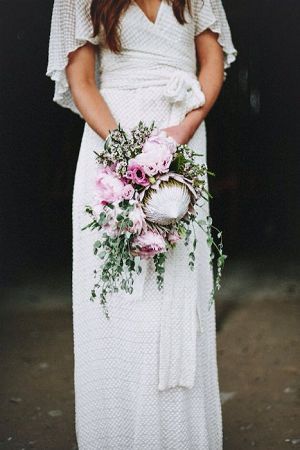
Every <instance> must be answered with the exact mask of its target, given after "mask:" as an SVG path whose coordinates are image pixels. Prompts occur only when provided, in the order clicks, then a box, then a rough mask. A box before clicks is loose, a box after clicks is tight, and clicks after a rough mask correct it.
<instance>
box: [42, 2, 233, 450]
mask: <svg viewBox="0 0 300 450" xmlns="http://www.w3.org/2000/svg"><path fill="white" fill-rule="evenodd" d="M90 1H91V0H55V1H54V7H53V15H52V25H51V34H50V42H49V60H48V67H47V76H49V77H51V79H52V80H53V81H54V82H55V94H54V101H55V102H57V103H58V104H60V105H61V106H63V107H66V108H70V109H71V110H72V111H73V112H75V113H77V114H79V115H80V113H79V111H78V110H77V108H76V106H75V105H74V102H73V100H72V97H71V93H70V90H69V86H68V82H67V79H66V74H65V67H66V65H67V62H68V58H67V55H68V53H69V52H71V51H73V50H75V49H76V48H78V47H80V46H82V45H84V44H85V43H86V42H87V41H89V42H91V43H93V44H95V45H97V62H96V67H95V76H96V81H97V85H98V88H99V90H101V94H102V95H103V97H104V98H105V100H106V102H107V104H108V105H109V107H110V109H111V111H112V114H113V116H114V117H115V119H116V121H117V122H119V123H120V124H121V126H123V127H124V128H128V129H129V128H132V127H133V126H135V125H137V123H138V122H139V121H140V120H143V121H144V122H146V123H147V124H150V123H151V122H152V120H155V123H156V125H157V126H158V127H161V128H163V127H167V126H170V125H175V124H178V123H179V122H180V121H181V120H182V119H183V118H184V116H185V115H186V114H187V113H188V112H189V111H191V110H192V109H194V108H197V107H199V106H200V105H201V101H202V100H203V94H202V92H201V88H200V85H199V83H198V80H197V77H196V74H197V61H196V53H195V42H194V37H195V36H196V35H198V34H199V33H201V32H202V31H204V30H206V29H208V28H210V29H211V30H212V31H214V32H216V33H218V36H219V37H218V40H219V43H220V45H221V46H222V48H223V52H224V68H225V69H227V68H228V67H229V66H230V64H231V63H232V62H233V61H234V60H235V58H236V53H237V52H236V50H235V48H234V46H233V44H232V40H231V33H230V29H229V26H228V22H227V19H226V15H225V12H224V9H223V6H222V4H221V0H204V1H203V0H192V1H191V6H192V13H193V14H192V15H191V16H190V15H189V14H188V12H186V18H187V21H188V23H187V24H185V25H180V24H179V23H178V22H177V20H176V18H175V16H174V15H173V11H172V6H171V5H170V4H168V3H167V2H166V1H165V0H162V2H161V4H160V8H159V12H158V14H157V17H156V20H155V22H151V21H150V20H149V19H148V18H147V17H146V15H145V14H144V13H143V11H142V10H141V9H140V7H139V6H138V4H137V3H136V2H134V1H132V3H131V4H130V6H129V8H128V9H127V10H126V12H125V13H124V14H123V16H122V17H121V21H120V33H121V43H122V48H123V51H122V53H121V54H114V53H113V52H111V51H110V50H109V49H107V48H105V47H104V45H102V42H103V41H102V36H101V33H100V34H99V35H98V36H97V37H96V38H92V24H91V20H90V15H89V7H90ZM189 144H190V146H191V147H192V148H194V149H196V150H199V153H202V154H203V156H202V159H201V160H200V162H201V161H202V162H206V133H205V123H202V124H201V126H200V127H199V128H198V129H197V131H196V133H195V134H194V136H193V138H192V139H191V140H190V142H189ZM102 145H103V140H102V139H101V138H100V137H99V135H97V134H96V133H95V132H94V131H93V130H92V129H91V128H90V127H89V125H88V124H87V123H86V124H85V128H84V133H83V137H82V142H81V148H80V152H79V158H78V162H77V168H76V173H75V183H74V191H73V272H72V275H73V331H74V358H75V367H74V378H75V379H74V381H75V412H76V434H77V441H78V446H79V448H80V450H96V449H97V450H99V449H103V450H117V449H119V450H125V449H134V450H158V449H166V450H184V449H186V450H196V449H197V450H207V449H210V450H220V449H221V448H222V418H221V407H220V396H219V387H218V375H217V362H216V331H215V311H214V306H213V307H211V308H210V309H209V298H210V292H211V289H212V272H211V267H210V264H209V256H210V255H209V248H208V245H207V243H206V236H205V234H204V233H203V232H201V230H200V231H199V232H198V240H199V244H198V247H197V250H196V257H197V263H196V268H195V271H194V272H191V271H190V269H189V267H188V264H187V256H186V255H187V250H186V248H185V247H184V245H183V244H182V245H181V244H179V245H177V248H176V249H175V250H174V251H172V253H170V255H169V259H168V262H167V266H166V274H165V286H164V289H163V290H162V291H158V289H157V287H156V279H155V273H154V268H153V264H152V262H151V261H148V262H147V263H146V262H144V265H143V274H142V275H140V276H139V277H138V279H136V282H135V288H134V292H133V294H132V295H129V294H126V295H123V294H122V293H120V294H115V295H114V296H113V297H111V298H110V299H109V303H108V309H109V312H110V317H111V318H110V320H109V321H108V320H107V319H106V318H105V316H104V314H103V312H102V309H101V306H100V304H99V303H98V302H96V301H95V302H91V301H90V300H89V298H90V291H91V288H92V287H93V284H94V278H93V271H94V269H95V268H96V267H97V264H98V261H99V260H98V259H97V257H96V256H94V255H93V242H94V241H95V235H94V232H92V231H90V230H85V231H82V230H81V228H82V227H83V226H84V225H86V224H87V223H88V222H89V221H90V218H89V217H88V216H87V215H86V213H85V212H84V207H85V205H88V204H92V203H93V195H94V182H95V174H96V161H95V154H94V153H93V151H94V150H95V151H97V150H99V149H100V148H101V147H102ZM199 214H203V215H204V216H205V215H206V214H208V208H207V209H206V210H205V209H204V208H202V210H201V212H200V213H199Z"/></svg>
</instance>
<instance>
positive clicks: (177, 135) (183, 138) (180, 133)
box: [162, 121, 193, 145]
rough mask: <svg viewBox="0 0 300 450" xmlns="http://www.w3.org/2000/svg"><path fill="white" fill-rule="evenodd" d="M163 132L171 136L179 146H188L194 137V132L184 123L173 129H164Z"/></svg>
mask: <svg viewBox="0 0 300 450" xmlns="http://www.w3.org/2000/svg"><path fill="white" fill-rule="evenodd" d="M162 130H163V131H165V132H166V133H167V135H168V136H171V137H172V138H173V139H174V140H175V141H176V142H177V144H178V145H183V144H187V143H188V142H189V140H190V139H191V138H192V136H193V131H192V129H191V128H190V127H189V125H188V124H186V123H185V122H184V121H183V122H181V123H180V124H178V125H174V126H172V127H167V128H162Z"/></svg>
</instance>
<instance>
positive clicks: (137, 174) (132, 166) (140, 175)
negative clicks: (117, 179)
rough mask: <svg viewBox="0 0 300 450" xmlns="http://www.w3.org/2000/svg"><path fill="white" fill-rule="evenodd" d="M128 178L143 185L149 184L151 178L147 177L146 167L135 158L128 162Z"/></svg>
mask: <svg viewBox="0 0 300 450" xmlns="http://www.w3.org/2000/svg"><path fill="white" fill-rule="evenodd" d="M125 177H126V178H128V179H129V180H131V181H132V182H133V183H135V184H140V185H141V186H148V185H149V184H150V183H149V180H148V178H147V177H146V173H145V170H144V168H143V167H142V166H141V165H140V164H138V163H137V162H136V160H135V159H131V160H130V161H129V164H128V169H127V173H126V175H125Z"/></svg>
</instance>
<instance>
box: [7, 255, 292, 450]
mask: <svg viewBox="0 0 300 450" xmlns="http://www.w3.org/2000/svg"><path fill="white" fill-rule="evenodd" d="M263 269H264V270H263ZM296 272H297V271H295V268H294V266H293V265H291V266H287V268H286V273H282V272H281V273H280V276H279V274H276V273H275V272H273V273H271V274H268V273H266V270H265V266H264V263H263V262H259V263H257V264H256V265H254V266H253V265H247V264H244V265H243V264H239V265H236V266H234V265H233V267H232V269H231V272H228V274H227V275H226V277H225V281H224V289H223V291H222V295H220V298H219V299H218V303H217V317H218V363H219V378H220V387H221V392H222V400H223V423H224V450H247V449H252V448H256V449H259V450H284V449H289V448H300V395H299V394H300V377H299V375H300V346H299V343H300V333H299V328H300V314H299V283H298V281H297V280H299V278H298V273H296ZM37 280H38V281H37ZM2 297H3V298H2V300H3V302H2V309H1V341H0V342H1V344H0V345H1V386H0V395H1V397H0V421H1V423H0V449H3V450H4V449H5V450H21V449H26V450H27V449H38V450H50V449H51V450H75V449H76V448H77V447H76V439H75V433H74V390H73V354H72V321H71V312H70V311H71V310H70V280H67V281H66V280H64V278H63V275H58V276H56V277H55V283H53V275H52V274H51V276H50V277H48V278H47V279H46V278H43V277H42V279H41V278H39V279H36V280H35V279H34V277H32V278H31V280H30V283H29V282H28V281H27V282H26V280H25V281H24V280H20V281H19V282H18V283H17V284H15V286H14V288H13V289H12V288H11V287H9V286H7V287H6V288H4V289H3V290H2ZM141 450H142V449H141ZM153 450H154V449H153ZM170 450H171V449H170ZM199 450H200V449H199Z"/></svg>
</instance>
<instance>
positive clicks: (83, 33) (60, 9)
mask: <svg viewBox="0 0 300 450" xmlns="http://www.w3.org/2000/svg"><path fill="white" fill-rule="evenodd" d="M90 4H91V0H54V5H53V11H52V20H51V29H50V36H49V48H48V66H47V72H46V76H48V77H50V78H51V80H52V81H54V83H55V85H54V97H53V101H54V102H56V103H58V104H59V105H60V106H63V107H64V108H69V109H71V110H72V111H73V112H74V113H76V114H78V115H79V116H80V117H82V116H81V114H80V112H79V111H78V109H77V107H76V105H75V104H74V101H73V98H72V95H71V92H70V89H69V85H68V80H67V77H66V71H65V69H66V66H67V64H68V54H69V53H70V52H72V51H74V50H76V49H77V48H79V47H81V46H83V45H84V44H85V43H87V42H91V43H92V44H94V45H99V42H100V37H99V35H97V36H96V37H94V38H93V37H92V34H93V26H92V21H91V18H90ZM99 53H100V51H99V52H96V64H95V77H96V83H97V86H98V87H100V80H99V64H100V62H99V59H100V56H99Z"/></svg>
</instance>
